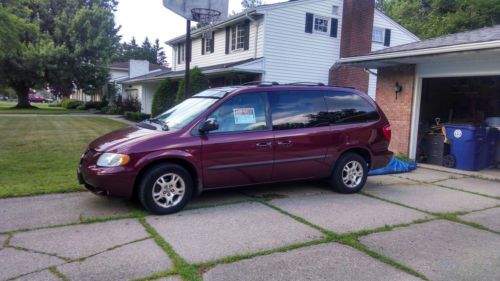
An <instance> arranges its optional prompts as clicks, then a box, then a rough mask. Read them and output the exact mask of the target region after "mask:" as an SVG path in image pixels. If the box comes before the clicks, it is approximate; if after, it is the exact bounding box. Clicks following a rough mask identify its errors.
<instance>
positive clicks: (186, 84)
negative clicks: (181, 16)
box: [184, 20, 191, 99]
mask: <svg viewBox="0 0 500 281" xmlns="http://www.w3.org/2000/svg"><path fill="white" fill-rule="evenodd" d="M190 62H191V21H190V20H186V70H185V73H184V99H187V98H188V97H190V96H191V87H190V85H189V80H190V79H189V78H190V77H189V76H190V75H189V68H190Z"/></svg>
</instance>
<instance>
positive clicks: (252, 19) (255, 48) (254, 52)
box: [245, 12, 260, 59]
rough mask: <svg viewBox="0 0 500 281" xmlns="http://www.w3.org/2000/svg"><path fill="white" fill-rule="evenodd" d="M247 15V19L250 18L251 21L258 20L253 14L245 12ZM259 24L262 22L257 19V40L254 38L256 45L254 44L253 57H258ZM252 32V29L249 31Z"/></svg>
mask: <svg viewBox="0 0 500 281" xmlns="http://www.w3.org/2000/svg"><path fill="white" fill-rule="evenodd" d="M245 17H246V18H247V19H249V20H250V21H251V22H256V21H257V20H255V19H254V18H252V17H251V16H249V15H248V12H247V13H245ZM259 26H260V22H259V21H257V27H256V28H257V29H256V30H255V40H254V46H253V58H254V59H256V58H257V43H258V38H259ZM248 32H250V31H248Z"/></svg>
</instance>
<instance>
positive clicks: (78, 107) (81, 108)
mask: <svg viewBox="0 0 500 281" xmlns="http://www.w3.org/2000/svg"><path fill="white" fill-rule="evenodd" d="M76 109H78V110H87V108H86V107H85V105H83V104H82V105H79V106H77V107H76Z"/></svg>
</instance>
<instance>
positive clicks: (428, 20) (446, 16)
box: [377, 0, 500, 39]
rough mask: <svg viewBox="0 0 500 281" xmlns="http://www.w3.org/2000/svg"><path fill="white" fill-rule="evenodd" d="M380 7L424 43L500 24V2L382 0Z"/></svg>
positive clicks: (491, 0) (474, 0) (478, 0)
mask: <svg viewBox="0 0 500 281" xmlns="http://www.w3.org/2000/svg"><path fill="white" fill-rule="evenodd" d="M377 6H378V7H379V8H381V9H382V10H383V11H384V12H385V13H386V14H387V15H388V16H389V17H391V18H392V19H394V20H396V21H397V22H399V23H400V24H401V25H402V26H404V27H405V28H407V29H408V30H410V31H411V32H413V33H415V34H416V35H417V36H419V37H420V38H421V39H427V38H432V37H437V36H441V35H446V34H451V33H457V32H462V31H468V30H473V29H477V28H481V27H485V26H492V25H496V24H500V1H498V0H378V1H377Z"/></svg>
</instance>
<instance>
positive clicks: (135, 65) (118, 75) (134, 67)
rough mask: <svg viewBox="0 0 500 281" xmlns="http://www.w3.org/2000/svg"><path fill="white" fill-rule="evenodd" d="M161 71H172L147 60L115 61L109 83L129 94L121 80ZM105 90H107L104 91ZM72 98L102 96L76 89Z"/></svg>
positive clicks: (97, 97) (122, 92) (86, 99)
mask: <svg viewBox="0 0 500 281" xmlns="http://www.w3.org/2000/svg"><path fill="white" fill-rule="evenodd" d="M159 71H170V69H169V68H168V67H165V66H163V65H158V64H153V63H149V62H148V61H146V60H133V59H132V60H129V61H127V62H113V63H112V64H111V65H110V66H109V72H110V79H109V83H110V84H114V85H115V87H116V90H117V93H118V94H122V95H127V91H126V90H124V89H123V87H122V84H121V81H123V80H127V79H130V78H133V77H137V76H141V75H145V74H148V73H155V72H159ZM103 92H105V91H103ZM130 92H131V93H132V94H136V93H135V92H133V90H131V91H130ZM70 98H73V99H78V100H81V101H85V102H87V101H90V100H92V99H94V100H97V101H99V100H101V96H99V95H96V96H89V95H86V94H85V93H83V91H81V90H76V91H75V93H74V94H72V95H71V97H70Z"/></svg>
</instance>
